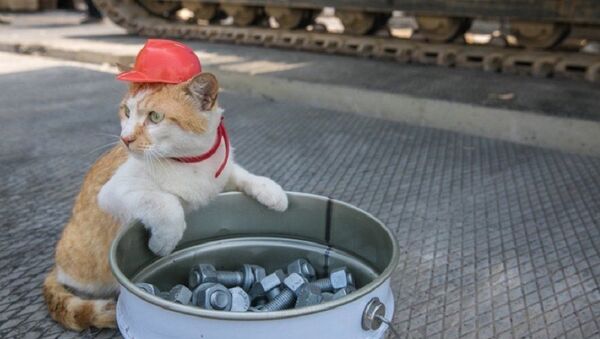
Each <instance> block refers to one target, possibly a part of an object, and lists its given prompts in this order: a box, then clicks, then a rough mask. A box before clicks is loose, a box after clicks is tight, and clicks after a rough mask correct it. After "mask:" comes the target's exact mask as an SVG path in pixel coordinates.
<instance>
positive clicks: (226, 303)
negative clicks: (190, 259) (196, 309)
mask: <svg viewBox="0 0 600 339" xmlns="http://www.w3.org/2000/svg"><path fill="white" fill-rule="evenodd" d="M231 303H232V295H231V292H230V291H229V290H228V289H227V287H225V286H223V285H221V284H217V283H204V284H201V285H198V286H197V287H196V288H195V289H194V292H192V304H194V305H196V306H200V307H202V308H205V309H207V310H217V311H229V310H231V306H232V304H231Z"/></svg>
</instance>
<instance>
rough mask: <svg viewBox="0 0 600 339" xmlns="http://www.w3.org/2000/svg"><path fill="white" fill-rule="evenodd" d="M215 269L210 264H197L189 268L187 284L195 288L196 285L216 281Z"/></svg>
mask: <svg viewBox="0 0 600 339" xmlns="http://www.w3.org/2000/svg"><path fill="white" fill-rule="evenodd" d="M216 282H217V270H216V269H215V267H214V266H213V265H211V264H198V265H196V266H194V267H192V269H191V270H190V275H189V278H188V286H189V287H190V288H191V289H195V288H196V286H199V285H202V284H204V283H216Z"/></svg>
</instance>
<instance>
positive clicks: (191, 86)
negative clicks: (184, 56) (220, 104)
mask: <svg viewBox="0 0 600 339" xmlns="http://www.w3.org/2000/svg"><path fill="white" fill-rule="evenodd" d="M186 90H187V92H188V94H189V95H190V96H191V97H192V98H194V100H196V102H198V104H200V109H201V110H203V111H210V110H212V108H213V106H214V105H215V103H216V102H217V96H218V95H219V82H218V81H217V78H216V77H215V76H214V75H212V74H210V73H200V74H198V75H196V76H195V77H193V78H192V79H191V80H188V82H187V83H186Z"/></svg>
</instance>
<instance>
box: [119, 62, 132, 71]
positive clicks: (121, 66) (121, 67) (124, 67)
mask: <svg viewBox="0 0 600 339" xmlns="http://www.w3.org/2000/svg"><path fill="white" fill-rule="evenodd" d="M115 66H117V69H118V70H119V73H123V72H128V71H131V70H132V69H133V66H131V65H125V64H122V63H120V62H117V63H116V64H115Z"/></svg>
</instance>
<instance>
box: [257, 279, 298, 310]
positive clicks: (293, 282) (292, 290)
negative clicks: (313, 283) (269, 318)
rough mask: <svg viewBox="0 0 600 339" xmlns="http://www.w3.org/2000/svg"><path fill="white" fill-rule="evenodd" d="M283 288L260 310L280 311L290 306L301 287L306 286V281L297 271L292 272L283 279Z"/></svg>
mask: <svg viewBox="0 0 600 339" xmlns="http://www.w3.org/2000/svg"><path fill="white" fill-rule="evenodd" d="M283 285H284V286H285V289H284V290H283V291H281V293H279V295H278V296H276V297H275V299H273V300H271V301H269V302H268V303H266V304H265V305H264V306H262V307H261V308H260V310H261V311H262V312H270V311H280V310H284V309H287V308H290V307H292V306H293V305H294V302H295V301H296V299H297V298H298V295H299V294H300V292H301V291H302V289H304V288H306V287H308V286H309V285H308V282H307V281H306V279H304V277H302V276H301V275H300V274H298V273H292V274H290V275H288V276H287V277H286V278H285V279H284V280H283Z"/></svg>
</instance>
